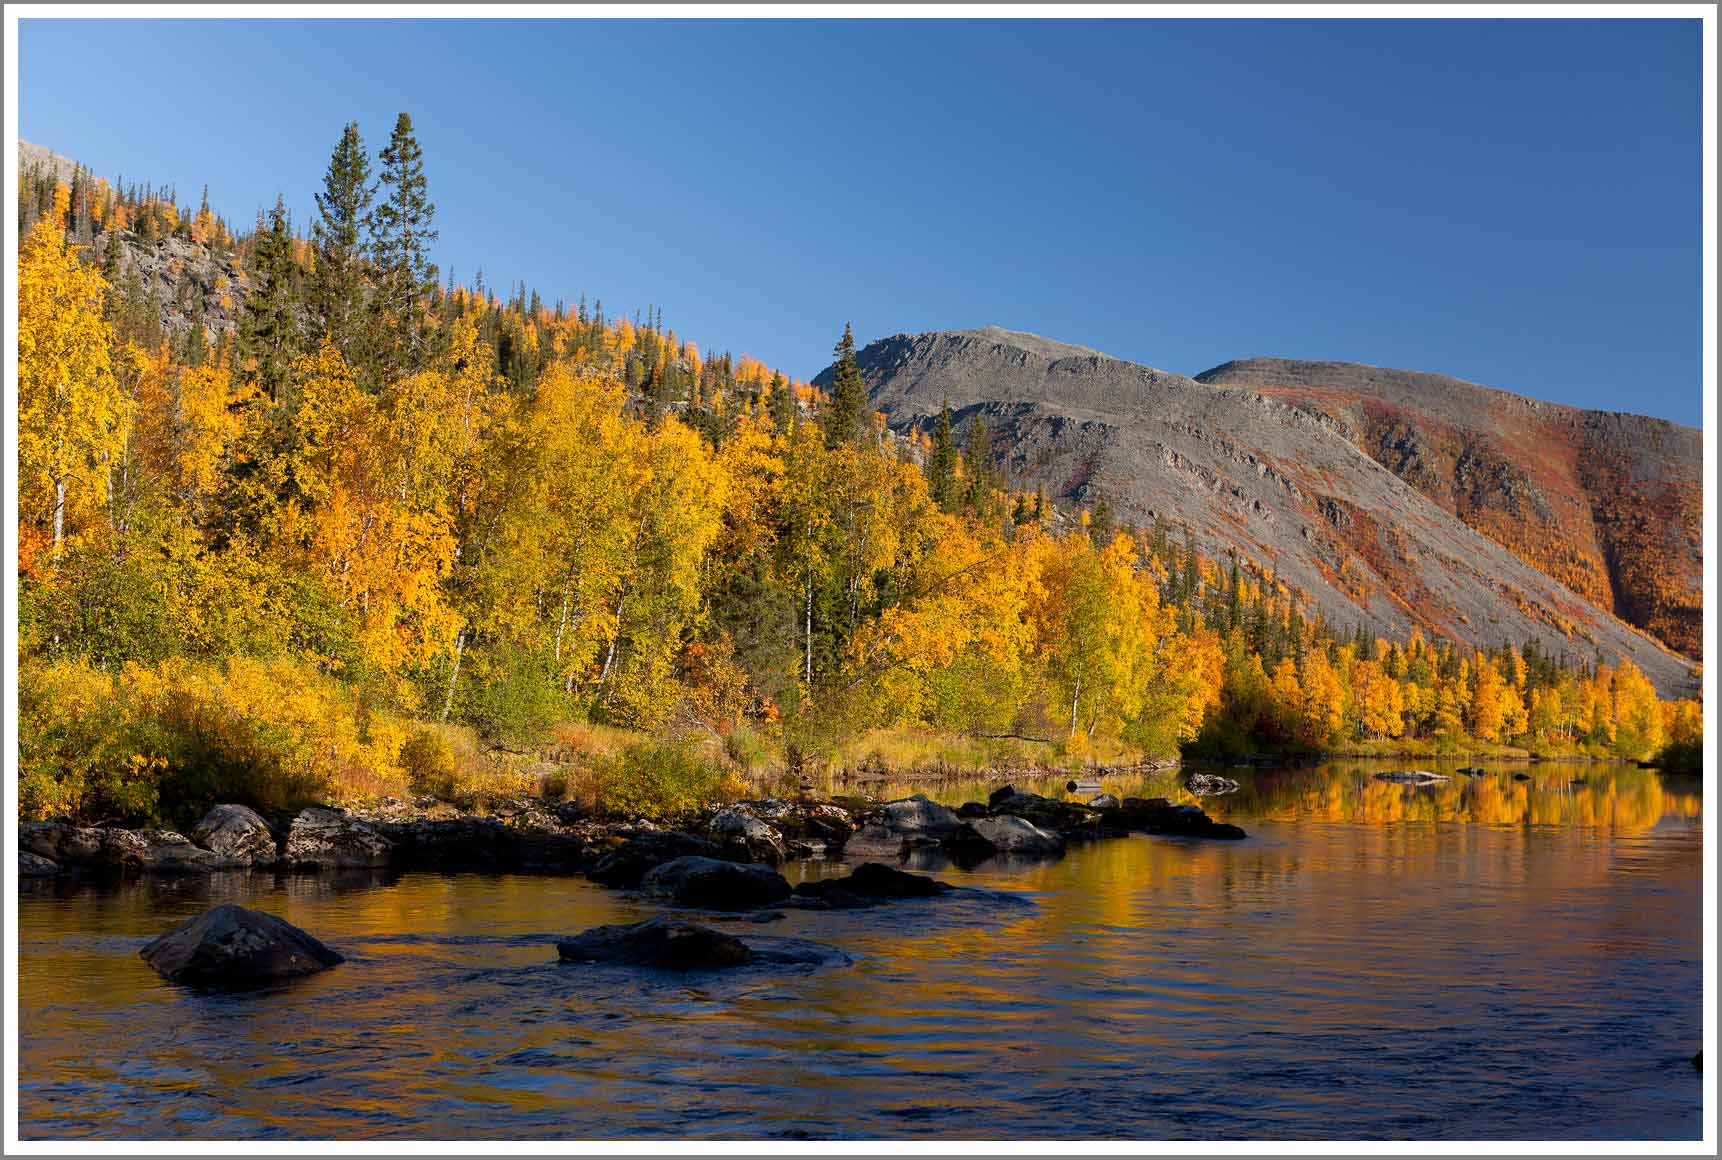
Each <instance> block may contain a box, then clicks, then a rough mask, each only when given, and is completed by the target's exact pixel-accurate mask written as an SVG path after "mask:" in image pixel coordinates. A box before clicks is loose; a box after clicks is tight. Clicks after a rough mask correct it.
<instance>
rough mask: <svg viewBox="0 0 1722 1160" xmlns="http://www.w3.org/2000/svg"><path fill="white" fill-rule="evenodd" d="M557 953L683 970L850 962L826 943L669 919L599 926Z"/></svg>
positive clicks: (580, 958) (569, 941) (569, 957)
mask: <svg viewBox="0 0 1722 1160" xmlns="http://www.w3.org/2000/svg"><path fill="white" fill-rule="evenodd" d="M779 917H782V916H781V915H779ZM556 953H557V954H558V955H559V956H560V957H561V958H562V959H563V960H564V961H565V962H573V963H622V964H626V965H628V966H636V967H662V968H667V969H669V970H678V971H686V970H699V969H716V968H724V967H745V966H750V965H754V964H765V963H769V964H777V965H783V966H830V965H837V964H845V963H848V962H849V956H848V955H845V954H844V953H843V952H842V951H840V950H838V949H837V948H836V947H829V946H825V945H824V944H822V943H813V942H806V941H803V940H801V939H789V938H765V937H755V938H754V939H753V940H752V941H750V942H744V941H742V940H741V939H739V938H736V937H735V936H734V935H731V934H725V933H724V932H723V931H720V930H713V929H712V928H711V927H709V926H701V925H700V924H698V923H694V922H687V921H685V920H683V919H679V918H672V917H670V916H668V915H659V916H658V917H657V918H652V919H648V920H646V921H645V922H638V923H634V924H632V925H627V924H618V925H613V926H595V927H593V928H592V929H591V930H588V931H585V932H583V933H581V934H578V935H575V936H574V937H573V938H571V939H564V940H563V941H561V942H558V943H557V944H556Z"/></svg>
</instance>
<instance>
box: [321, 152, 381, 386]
mask: <svg viewBox="0 0 1722 1160" xmlns="http://www.w3.org/2000/svg"><path fill="white" fill-rule="evenodd" d="M374 192H375V187H373V186H372V185H371V159H370V156H369V155H368V154H367V153H366V152H365V142H364V139H363V138H361V137H360V136H359V123H358V122H357V121H349V122H348V123H347V127H346V129H345V130H343V131H342V133H341V140H340V142H339V143H338V144H337V145H336V146H335V151H334V153H333V154H332V155H331V156H330V158H329V168H328V171H327V172H326V173H324V175H323V192H322V193H319V194H317V220H316V221H315V222H314V223H313V224H312V226H311V245H312V249H313V251H314V252H315V254H316V258H317V269H316V276H315V281H314V283H313V285H312V288H311V312H312V319H313V324H314V325H315V326H316V328H317V337H318V338H319V339H322V338H327V339H328V340H329V341H330V342H332V343H334V345H335V348H336V349H337V350H339V351H340V352H341V353H342V354H343V355H345V356H346V358H347V361H348V362H350V363H359V362H362V361H363V356H362V352H361V351H360V350H359V345H360V340H361V339H362V337H363V336H364V333H365V321H364V307H365V291H366V278H367V274H368V271H367V269H366V266H365V251H364V239H363V237H362V231H363V230H364V228H365V225H366V222H367V220H368V218H369V216H370V212H371V195H372V194H373V193H374Z"/></svg>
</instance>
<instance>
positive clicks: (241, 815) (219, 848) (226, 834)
mask: <svg viewBox="0 0 1722 1160" xmlns="http://www.w3.org/2000/svg"><path fill="white" fill-rule="evenodd" d="M191 840H192V841H193V842H195V843H196V844H197V845H199V846H201V847H203V848H204V849H205V850H208V851H210V852H211V853H214V854H219V855H221V856H222V857H223V858H226V859H227V860H228V861H230V862H232V863H233V864H234V865H236V866H272V865H274V864H275V860H276V858H277V857H278V853H277V851H276V848H275V835H274V834H273V833H272V832H271V831H270V829H269V823H268V822H266V821H264V820H263V819H262V818H261V817H259V816H258V815H257V812H256V811H255V810H252V809H250V808H249V807H247V806H241V805H232V804H227V805H218V806H211V807H210V809H209V812H208V813H206V814H204V815H203V820H201V821H200V822H198V823H197V825H196V826H194V827H192V831H191Z"/></svg>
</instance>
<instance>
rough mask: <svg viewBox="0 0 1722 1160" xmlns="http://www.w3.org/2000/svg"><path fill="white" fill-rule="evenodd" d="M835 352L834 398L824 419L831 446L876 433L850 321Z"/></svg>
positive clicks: (858, 440) (827, 405)
mask: <svg viewBox="0 0 1722 1160" xmlns="http://www.w3.org/2000/svg"><path fill="white" fill-rule="evenodd" d="M831 354H832V358H833V359H834V361H835V363H836V368H835V370H834V371H833V372H832V379H831V399H830V401H829V402H828V403H827V404H826V407H825V414H824V417H823V420H822V421H823V424H824V427H825V446H826V447H827V448H835V447H841V446H842V445H844V444H846V443H857V442H861V441H863V440H866V439H867V438H868V437H869V436H870V435H871V433H872V424H871V423H869V422H868V418H867V384H866V383H865V382H863V381H862V379H861V368H860V366H859V365H858V364H857V363H856V361H855V335H854V333H853V332H852V331H851V330H850V329H849V324H848V323H847V322H845V323H844V324H843V337H842V338H840V339H838V341H837V345H836V346H835V347H833V348H832V350H831Z"/></svg>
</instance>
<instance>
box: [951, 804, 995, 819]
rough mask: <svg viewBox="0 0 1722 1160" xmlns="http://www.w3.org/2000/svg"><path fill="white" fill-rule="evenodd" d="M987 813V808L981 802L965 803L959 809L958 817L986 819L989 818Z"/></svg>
mask: <svg viewBox="0 0 1722 1160" xmlns="http://www.w3.org/2000/svg"><path fill="white" fill-rule="evenodd" d="M987 812H988V811H987V807H986V806H984V805H982V804H981V803H980V802H964V803H963V804H962V805H960V806H958V807H957V817H959V818H984V817H986V816H987Z"/></svg>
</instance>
